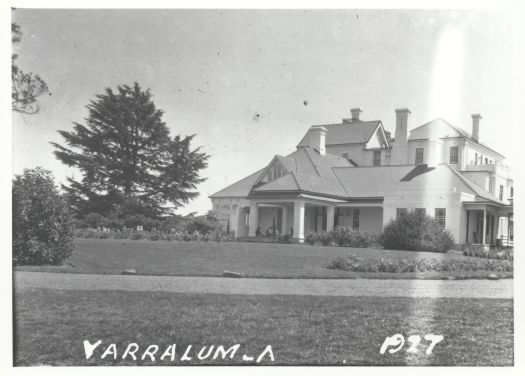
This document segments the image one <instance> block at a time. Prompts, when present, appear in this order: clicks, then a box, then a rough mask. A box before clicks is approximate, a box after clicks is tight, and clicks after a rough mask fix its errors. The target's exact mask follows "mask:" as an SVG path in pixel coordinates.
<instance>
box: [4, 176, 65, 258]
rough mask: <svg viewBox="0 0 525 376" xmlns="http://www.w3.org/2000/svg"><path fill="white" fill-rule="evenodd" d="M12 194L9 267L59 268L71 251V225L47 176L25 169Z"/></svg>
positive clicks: (52, 182)
mask: <svg viewBox="0 0 525 376" xmlns="http://www.w3.org/2000/svg"><path fill="white" fill-rule="evenodd" d="M12 190H13V192H12V193H13V263H14V264H15V265H28V264H31V265H41V264H53V265H56V264H60V263H61V262H62V261H63V260H64V259H65V258H66V257H68V256H70V255H71V253H72V251H73V243H72V242H73V237H72V225H71V217H70V215H69V212H68V208H67V204H66V202H65V200H64V199H63V198H62V197H61V195H60V193H59V192H58V189H57V188H56V186H55V183H54V180H53V176H52V175H51V172H49V171H47V170H44V169H42V168H40V167H37V168H35V169H26V170H24V172H23V174H22V175H16V176H15V179H14V180H13V187H12Z"/></svg>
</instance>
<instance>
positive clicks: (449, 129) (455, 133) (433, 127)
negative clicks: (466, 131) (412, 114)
mask: <svg viewBox="0 0 525 376" xmlns="http://www.w3.org/2000/svg"><path fill="white" fill-rule="evenodd" d="M460 136H462V134H461V133H460V132H459V130H458V129H457V128H455V127H453V126H452V125H451V124H450V123H448V122H447V121H445V120H443V119H441V118H439V119H435V120H432V121H431V122H429V123H426V124H423V125H422V126H420V127H417V128H415V129H412V130H411V131H410V137H409V138H408V139H409V140H421V139H431V138H445V137H460Z"/></svg>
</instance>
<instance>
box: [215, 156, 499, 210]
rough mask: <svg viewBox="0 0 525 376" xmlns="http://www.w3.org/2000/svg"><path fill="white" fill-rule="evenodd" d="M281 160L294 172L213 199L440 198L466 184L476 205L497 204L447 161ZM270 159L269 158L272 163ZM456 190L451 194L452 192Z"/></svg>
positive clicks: (237, 186) (240, 185)
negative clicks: (292, 196)
mask: <svg viewBox="0 0 525 376" xmlns="http://www.w3.org/2000/svg"><path fill="white" fill-rule="evenodd" d="M282 158H284V160H286V161H288V164H289V165H290V166H292V164H291V163H290V162H291V160H293V161H294V163H293V167H294V169H293V170H291V171H288V173H286V174H285V175H283V176H281V177H280V178H278V179H275V180H273V181H270V182H268V183H264V184H262V185H260V186H256V187H254V184H255V183H256V181H257V180H258V178H259V177H260V176H261V175H262V173H263V172H264V171H265V170H266V168H264V169H261V170H258V171H256V172H254V173H253V174H251V175H249V176H248V177H246V178H244V179H242V180H240V181H238V182H237V183H234V184H232V185H230V186H228V187H226V188H224V189H223V190H221V191H219V192H217V193H215V194H213V195H211V196H210V197H211V198H219V197H249V196H258V195H261V194H265V193H279V192H288V193H292V192H296V193H301V192H307V193H313V194H318V195H324V196H331V197H339V198H346V199H350V198H383V197H385V196H388V195H396V194H399V195H405V194H421V193H422V192H423V193H427V194H436V193H439V194H441V193H442V192H446V191H447V190H451V189H455V188H456V187H458V186H461V185H462V186H464V187H465V188H466V189H468V190H470V191H471V192H472V193H473V194H474V195H475V196H476V201H487V200H488V201H491V202H494V203H496V204H498V205H505V206H507V205H508V204H507V203H505V202H503V201H500V200H498V199H497V198H496V196H494V195H493V194H491V193H489V192H487V191H486V190H484V189H483V188H481V187H480V186H478V185H477V184H476V183H474V182H473V181H472V180H470V179H469V178H467V177H466V176H464V175H462V174H461V173H460V172H458V171H456V170H455V169H453V168H452V167H451V166H450V165H449V164H448V163H442V164H439V165H437V166H436V167H428V166H427V165H416V166H414V165H397V166H365V167H354V166H352V165H351V164H350V162H348V160H346V159H345V158H341V157H338V156H336V155H332V154H326V155H325V156H321V155H319V153H318V152H316V151H314V150H313V149H312V148H310V147H303V148H300V149H299V150H297V151H296V152H294V153H292V154H290V155H289V156H287V157H282ZM272 161H273V159H272ZM454 192H455V191H454Z"/></svg>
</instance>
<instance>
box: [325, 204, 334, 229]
mask: <svg viewBox="0 0 525 376" xmlns="http://www.w3.org/2000/svg"><path fill="white" fill-rule="evenodd" d="M334 212H335V208H334V207H333V206H327V207H326V231H332V230H333V229H334Z"/></svg>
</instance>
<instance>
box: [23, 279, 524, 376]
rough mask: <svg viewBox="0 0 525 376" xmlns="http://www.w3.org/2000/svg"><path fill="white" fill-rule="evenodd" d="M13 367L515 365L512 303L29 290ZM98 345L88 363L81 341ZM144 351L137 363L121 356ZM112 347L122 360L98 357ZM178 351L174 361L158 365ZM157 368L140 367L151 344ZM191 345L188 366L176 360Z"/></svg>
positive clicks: (488, 300)
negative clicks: (391, 344)
mask: <svg viewBox="0 0 525 376" xmlns="http://www.w3.org/2000/svg"><path fill="white" fill-rule="evenodd" d="M14 308H15V314H16V323H15V363H16V365H22V366H29V365H137V364H144V365H185V364H194V365H197V364H215V365H220V364H232V363H235V364H249V362H248V363H247V362H244V361H243V360H242V354H247V355H252V356H258V355H259V354H260V353H261V352H262V351H263V349H264V348H265V346H267V345H271V346H272V352H273V355H274V357H275V361H274V362H273V363H272V362H271V361H270V359H269V357H264V358H263V360H262V361H261V364H266V365H268V364H279V365H287V364H296V365H316V364H330V365H457V366H459V365H465V366H466V365H476V366H481V365H491V366H493V365H512V364H513V356H514V354H513V301H512V300H505V299H413V298H375V297H352V298H348V297H312V296H279V295H273V296H245V295H244V296H238V295H211V294H199V295H192V294H170V293H158V292H157V293H145V292H122V291H104V292H102V291H57V290H46V289H27V290H22V291H17V293H16V295H15V306H14ZM396 333H400V334H402V335H404V337H405V338H407V337H408V336H409V335H415V334H417V335H420V336H421V337H423V336H424V335H426V334H430V333H432V334H437V335H443V336H444V339H443V341H442V342H440V343H438V344H437V345H436V346H435V348H434V350H433V352H432V354H431V355H426V354H425V349H426V347H427V343H426V342H425V343H424V342H422V343H421V344H420V346H419V347H418V349H419V351H418V352H417V353H416V354H409V353H407V352H406V349H407V348H408V346H407V345H405V347H403V348H402V349H401V351H399V352H397V353H395V354H389V353H388V352H387V353H385V354H384V355H380V354H379V349H380V347H381V344H382V343H383V341H384V340H385V337H387V336H392V335H394V334H396ZM84 340H89V341H90V342H91V343H94V342H95V341H97V340H102V344H101V345H100V346H99V347H98V348H97V349H95V352H94V353H93V356H92V357H91V358H90V359H89V360H86V359H85V354H84V347H83V341H84ZM133 342H134V343H137V344H138V345H139V346H140V351H139V352H138V355H139V360H137V361H133V360H131V359H130V358H129V357H128V358H127V359H126V360H124V361H123V360H122V355H123V354H122V353H123V352H124V349H125V347H126V346H127V345H128V344H129V343H133ZM110 343H115V344H116V348H117V354H118V358H117V360H116V361H115V360H113V358H112V357H111V356H109V357H107V358H105V359H101V355H102V353H103V351H104V350H105V349H106V348H107V346H108V345H109V344H110ZM172 343H175V344H176V346H177V347H176V358H175V361H174V362H171V361H170V360H169V359H164V360H163V361H160V360H159V359H158V358H159V357H160V355H161V354H162V352H164V349H165V348H166V347H167V346H168V345H169V344H172ZM151 344H155V345H158V346H159V347H160V349H161V350H159V354H157V358H156V362H154V363H153V362H151V361H147V360H146V361H140V355H141V354H142V352H143V351H144V350H145V348H146V347H147V346H148V345H151ZM235 344H240V347H239V350H238V351H239V355H236V356H235V357H234V359H233V360H229V359H227V360H220V358H219V359H217V360H211V359H208V360H206V361H199V360H197V359H195V358H196V354H197V352H198V351H199V350H200V349H201V348H202V346H208V347H209V346H211V345H214V346H219V345H223V346H224V347H225V348H226V349H227V348H229V347H230V346H233V345H235ZM188 345H192V347H193V349H194V350H191V351H194V352H190V357H191V358H192V360H191V361H181V357H182V352H183V351H184V350H185V349H186V348H187V346H188Z"/></svg>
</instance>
